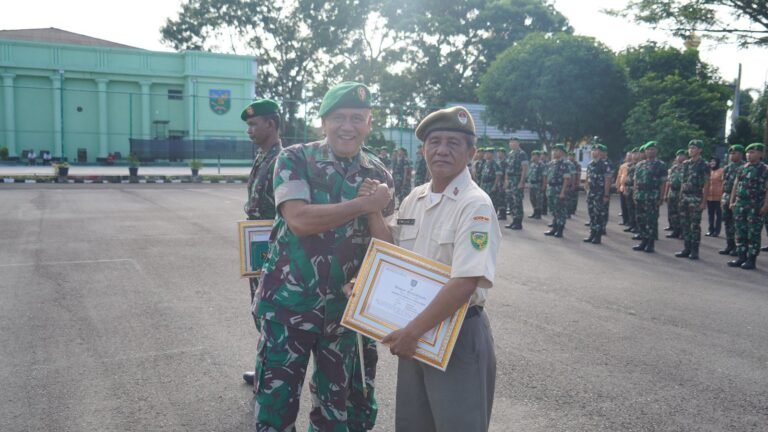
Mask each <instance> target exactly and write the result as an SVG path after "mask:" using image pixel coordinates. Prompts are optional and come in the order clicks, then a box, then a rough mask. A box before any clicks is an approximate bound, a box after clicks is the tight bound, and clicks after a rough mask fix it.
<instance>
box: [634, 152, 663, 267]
mask: <svg viewBox="0 0 768 432" xmlns="http://www.w3.org/2000/svg"><path fill="white" fill-rule="evenodd" d="M641 149H642V151H643V152H644V153H645V160H643V161H642V162H640V163H638V164H637V166H636V167H635V174H634V175H635V179H634V186H633V187H634V198H635V211H636V217H637V225H638V231H639V232H638V236H639V237H638V239H639V240H640V244H637V245H635V246H634V247H633V248H632V249H634V250H636V251H645V252H649V253H650V252H654V251H655V248H654V246H655V242H656V239H657V238H658V235H659V226H658V225H659V207H660V206H661V204H662V202H663V197H664V190H665V188H666V182H667V167H666V165H665V164H664V162H662V161H660V160H658V159H656V151H657V149H656V141H649V142H647V143H646V144H645V145H643V147H642V148H641Z"/></svg>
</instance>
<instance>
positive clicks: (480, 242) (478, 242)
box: [469, 231, 488, 251]
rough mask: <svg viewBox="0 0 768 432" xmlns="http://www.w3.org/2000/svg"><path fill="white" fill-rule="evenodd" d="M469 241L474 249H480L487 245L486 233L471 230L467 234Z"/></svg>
mask: <svg viewBox="0 0 768 432" xmlns="http://www.w3.org/2000/svg"><path fill="white" fill-rule="evenodd" d="M469 241H470V243H472V247H473V248H475V250H478V251H481V250H483V249H485V248H486V246H488V233H487V232H485V231H472V232H471V233H470V234H469Z"/></svg>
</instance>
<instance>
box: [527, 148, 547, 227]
mask: <svg viewBox="0 0 768 432" xmlns="http://www.w3.org/2000/svg"><path fill="white" fill-rule="evenodd" d="M543 179H544V164H543V163H541V162H538V161H537V162H532V163H531V165H530V167H528V198H529V199H530V201H531V207H533V217H540V216H541V212H542V206H543V205H544V191H543V190H542V188H541V181H542V180H543Z"/></svg>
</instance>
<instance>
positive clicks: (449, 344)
mask: <svg viewBox="0 0 768 432" xmlns="http://www.w3.org/2000/svg"><path fill="white" fill-rule="evenodd" d="M450 278H451V268H450V267H449V266H447V265H445V264H442V263H439V262H437V261H433V260H431V259H428V258H425V257H423V256H421V255H418V254H416V253H414V252H411V251H409V250H407V249H403V248H400V247H398V246H395V245H393V244H390V243H387V242H384V241H381V240H376V239H374V240H373V241H371V244H370V245H369V247H368V252H367V253H366V255H365V259H364V260H363V264H362V266H361V267H360V272H359V273H358V276H357V280H356V281H355V287H354V290H353V294H352V296H351V297H350V299H349V303H347V308H346V310H345V311H344V316H343V318H342V321H341V324H342V325H343V326H345V327H347V328H349V329H352V330H354V331H356V332H359V333H362V334H364V335H366V336H368V337H370V338H371V339H375V340H377V341H381V339H382V338H383V337H384V336H386V335H388V334H389V333H391V332H393V331H395V330H399V329H401V328H403V327H405V326H406V325H407V324H408V323H409V322H411V320H413V319H414V318H415V317H416V316H417V315H418V314H420V313H421V312H422V311H423V310H424V309H425V308H426V307H427V306H428V305H429V303H430V302H431V301H432V299H434V298H435V296H436V295H437V293H438V292H439V291H440V289H442V287H443V286H444V285H445V284H446V283H447V282H448V280H450ZM466 312H467V305H466V304H464V305H463V306H462V307H461V308H459V310H457V311H456V312H455V313H454V314H453V315H452V316H450V317H448V318H447V319H446V320H445V321H443V322H442V323H440V324H439V325H437V326H436V327H435V328H433V329H431V330H430V331H428V332H427V333H425V334H423V335H422V336H421V338H420V339H419V341H418V344H417V346H416V355H415V356H414V358H416V359H417V360H420V361H422V362H424V363H426V364H428V365H430V366H434V367H436V368H438V369H440V370H445V368H446V367H447V366H448V360H449V359H450V358H451V353H452V352H453V347H454V345H455V343H456V338H458V336H459V330H460V329H461V324H462V322H463V321H464V315H465V314H466Z"/></svg>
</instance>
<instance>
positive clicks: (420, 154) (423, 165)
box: [413, 145, 429, 187]
mask: <svg viewBox="0 0 768 432" xmlns="http://www.w3.org/2000/svg"><path fill="white" fill-rule="evenodd" d="M428 181H429V170H428V169H427V161H426V159H424V146H423V145H420V146H419V148H418V150H417V152H416V176H415V177H414V185H413V186H414V187H416V186H421V185H423V184H424V183H426V182H428Z"/></svg>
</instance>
